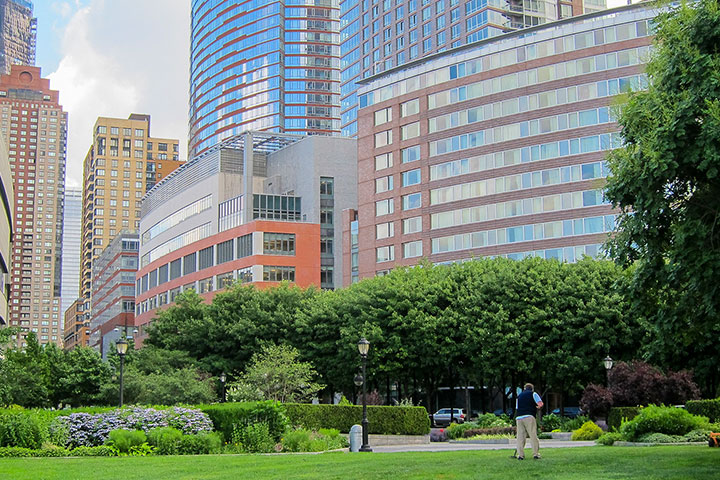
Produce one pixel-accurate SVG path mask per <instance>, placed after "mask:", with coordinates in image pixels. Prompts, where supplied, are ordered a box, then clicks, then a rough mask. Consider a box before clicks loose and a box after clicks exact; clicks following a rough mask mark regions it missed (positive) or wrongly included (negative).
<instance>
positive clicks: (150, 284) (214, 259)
mask: <svg viewBox="0 0 720 480" xmlns="http://www.w3.org/2000/svg"><path fill="white" fill-rule="evenodd" d="M253 254H254V250H253V234H252V233H249V234H247V235H243V236H241V237H237V238H231V239H230V240H226V241H224V242H221V243H218V244H217V245H211V246H209V247H206V248H203V249H202V250H199V251H197V252H193V253H191V254H188V255H185V256H184V257H183V258H178V259H176V260H173V261H172V262H170V263H167V264H165V265H162V266H160V267H158V268H157V269H155V270H152V271H151V272H149V273H147V274H145V275H144V276H143V277H142V278H140V279H138V281H137V289H138V290H137V291H138V295H139V294H142V293H145V292H146V291H148V290H151V289H153V288H155V287H156V286H158V285H162V284H163V283H165V282H168V281H170V280H175V279H176V278H180V277H181V276H184V275H189V274H191V273H194V272H196V271H200V270H204V269H206V268H210V267H214V266H215V265H221V264H223V263H226V262H230V261H233V260H236V259H240V258H245V257H249V256H251V255H253ZM262 254H263V255H295V234H294V233H271V232H263V251H262Z"/></svg>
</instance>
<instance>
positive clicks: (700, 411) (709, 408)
mask: <svg viewBox="0 0 720 480" xmlns="http://www.w3.org/2000/svg"><path fill="white" fill-rule="evenodd" d="M685 408H687V411H688V412H690V413H692V414H693V415H701V416H703V417H708V418H709V419H710V421H711V422H720V398H716V399H714V400H688V401H687V402H686V403H685Z"/></svg>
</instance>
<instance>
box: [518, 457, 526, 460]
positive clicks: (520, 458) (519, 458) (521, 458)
mask: <svg viewBox="0 0 720 480" xmlns="http://www.w3.org/2000/svg"><path fill="white" fill-rule="evenodd" d="M517 459H518V460H525V457H517Z"/></svg>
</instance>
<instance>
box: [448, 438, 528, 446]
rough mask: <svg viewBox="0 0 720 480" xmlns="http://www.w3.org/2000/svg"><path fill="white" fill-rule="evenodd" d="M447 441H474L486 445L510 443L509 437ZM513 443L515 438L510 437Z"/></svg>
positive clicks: (451, 441) (452, 441) (453, 441)
mask: <svg viewBox="0 0 720 480" xmlns="http://www.w3.org/2000/svg"><path fill="white" fill-rule="evenodd" d="M449 443H471V444H472V443H476V444H480V445H483V444H487V445H508V444H510V439H509V438H486V439H484V440H470V439H468V440H450V442H449ZM512 443H513V445H514V444H515V439H512Z"/></svg>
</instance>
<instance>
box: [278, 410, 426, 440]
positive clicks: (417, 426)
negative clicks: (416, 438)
mask: <svg viewBox="0 0 720 480" xmlns="http://www.w3.org/2000/svg"><path fill="white" fill-rule="evenodd" d="M283 406H284V407H285V412H286V413H287V416H288V418H289V419H290V423H291V424H292V425H293V426H295V427H303V428H306V429H308V430H317V429H320V428H335V429H337V430H340V431H341V432H345V433H347V432H349V431H350V427H352V426H353V425H355V424H360V422H361V421H362V407H361V406H356V405H347V406H346V405H342V406H341V405H328V404H320V405H310V404H304V403H302V404H301V403H286V404H284V405H283ZM367 410H368V422H369V427H370V433H373V434H381V435H426V434H428V433H430V418H429V417H428V414H427V410H425V408H424V407H380V406H375V405H370V406H368V407H367Z"/></svg>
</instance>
